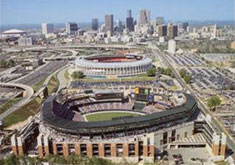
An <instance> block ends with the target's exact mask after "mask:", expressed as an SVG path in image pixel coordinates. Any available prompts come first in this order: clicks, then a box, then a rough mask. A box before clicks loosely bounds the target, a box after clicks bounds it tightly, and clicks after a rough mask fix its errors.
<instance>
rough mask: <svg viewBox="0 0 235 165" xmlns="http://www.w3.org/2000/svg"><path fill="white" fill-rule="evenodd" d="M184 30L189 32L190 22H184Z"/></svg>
mask: <svg viewBox="0 0 235 165" xmlns="http://www.w3.org/2000/svg"><path fill="white" fill-rule="evenodd" d="M183 29H184V30H185V31H187V29H188V22H184V23H183Z"/></svg>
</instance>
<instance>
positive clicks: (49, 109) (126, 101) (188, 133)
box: [11, 86, 225, 163]
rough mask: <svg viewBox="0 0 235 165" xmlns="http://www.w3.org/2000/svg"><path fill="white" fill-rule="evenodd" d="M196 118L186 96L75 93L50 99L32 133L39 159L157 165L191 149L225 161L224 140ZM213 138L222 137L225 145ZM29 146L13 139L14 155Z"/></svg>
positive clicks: (144, 91) (149, 91)
mask: <svg viewBox="0 0 235 165" xmlns="http://www.w3.org/2000/svg"><path fill="white" fill-rule="evenodd" d="M198 115H199V111H198V104H197V102H196V100H195V99H194V97H193V96H192V95H191V94H188V93H182V92H172V91H167V90H164V89H162V88H155V87H153V88H148V87H143V86H141V87H134V88H132V89H131V90H126V89H123V90H120V89H119V90H115V89H93V90H91V89H84V90H77V89H76V90H74V88H73V90H71V91H69V90H68V89H65V90H62V91H61V92H59V93H58V94H55V95H52V96H50V97H48V98H47V99H46V100H45V101H44V103H43V105H42V107H41V111H40V121H39V123H38V124H37V125H35V126H33V125H32V127H30V128H28V129H35V128H36V127H37V128H38V129H37V130H38V131H36V132H35V138H37V146H35V148H37V153H38V156H39V157H45V156H48V155H50V154H53V155H63V156H65V157H66V156H69V155H72V154H78V155H86V156H88V157H93V156H95V157H99V158H104V159H108V160H111V161H112V162H115V163H123V162H129V163H140V162H142V163H153V162H154V161H155V160H156V155H159V154H160V153H162V152H163V151H165V150H166V149H168V148H188V147H193V148H201V147H203V148H209V150H210V151H212V154H214V155H215V156H224V152H225V147H224V146H225V145H224V137H223V136H222V137H220V136H219V135H216V134H215V132H214V130H212V129H211V127H210V126H208V125H206V124H205V123H204V122H203V121H200V120H198ZM191 137H193V139H194V140H190V138H191ZM215 138H216V139H218V138H222V139H221V145H218V144H217V143H215ZM188 139H189V140H188ZM31 141H32V139H30V138H24V139H22V137H21V136H19V135H14V136H12V138H11V142H12V150H13V152H14V153H15V154H16V155H21V154H23V153H25V152H27V151H28V149H27V145H26V144H29V143H30V142H31ZM182 141H183V142H182ZM187 141H188V142H187ZM217 150H220V152H215V151H217Z"/></svg>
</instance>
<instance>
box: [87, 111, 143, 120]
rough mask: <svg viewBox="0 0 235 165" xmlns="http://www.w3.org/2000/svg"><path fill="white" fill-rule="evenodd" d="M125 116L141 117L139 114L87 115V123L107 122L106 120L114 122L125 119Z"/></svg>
mask: <svg viewBox="0 0 235 165" xmlns="http://www.w3.org/2000/svg"><path fill="white" fill-rule="evenodd" d="M124 116H132V117H137V116H139V114H135V113H129V112H104V113H97V114H90V115H86V119H87V121H105V120H112V118H116V117H124Z"/></svg>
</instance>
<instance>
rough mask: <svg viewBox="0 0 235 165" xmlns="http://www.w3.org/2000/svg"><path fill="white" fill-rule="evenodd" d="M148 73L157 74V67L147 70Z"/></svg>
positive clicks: (151, 75) (152, 75) (149, 74)
mask: <svg viewBox="0 0 235 165" xmlns="http://www.w3.org/2000/svg"><path fill="white" fill-rule="evenodd" d="M147 75H148V76H149V77H154V76H155V75H156V68H151V69H149V70H147Z"/></svg>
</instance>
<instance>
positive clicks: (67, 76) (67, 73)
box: [64, 70, 70, 81]
mask: <svg viewBox="0 0 235 165" xmlns="http://www.w3.org/2000/svg"><path fill="white" fill-rule="evenodd" d="M64 77H65V79H66V80H68V81H69V80H70V74H69V72H68V70H66V71H65V73H64Z"/></svg>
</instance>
